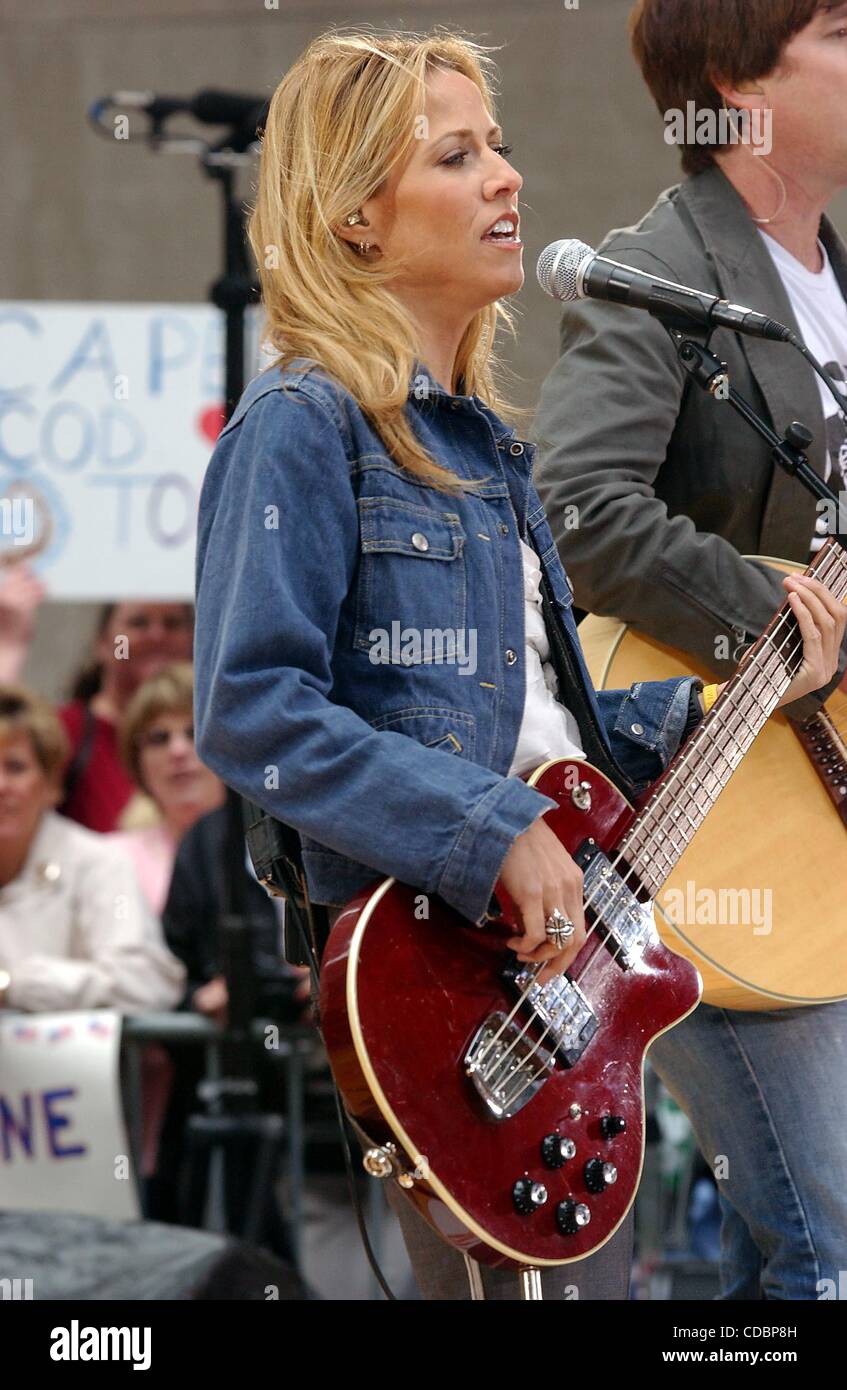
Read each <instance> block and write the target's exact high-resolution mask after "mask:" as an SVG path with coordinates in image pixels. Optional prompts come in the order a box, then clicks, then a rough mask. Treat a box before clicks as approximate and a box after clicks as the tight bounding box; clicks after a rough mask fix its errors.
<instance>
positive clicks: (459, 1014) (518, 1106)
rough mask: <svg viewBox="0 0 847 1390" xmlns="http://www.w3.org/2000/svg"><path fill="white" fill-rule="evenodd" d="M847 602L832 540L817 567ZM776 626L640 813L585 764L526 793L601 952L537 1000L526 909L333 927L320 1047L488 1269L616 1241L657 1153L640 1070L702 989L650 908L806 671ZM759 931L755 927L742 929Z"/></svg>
mask: <svg viewBox="0 0 847 1390" xmlns="http://www.w3.org/2000/svg"><path fill="white" fill-rule="evenodd" d="M807 573H808V574H811V575H814V577H816V578H817V579H820V580H821V581H822V582H823V583H824V584H826V585H827V587H828V588H829V589H830V590H831V592H832V593H834V594H835V595H836V596H837V597H838V598H839V599H841V600H843V599H844V598H845V596H847V555H845V552H844V551H843V550H842V549H841V547H840V546H839V545H838V543H837V542H836V541H834V540H831V541H829V542H828V543H827V545H826V546H825V547H824V548H823V549H822V550H821V551H820V552H819V554H818V556H817V557H816V559H815V562H814V564H813V565H812V566H811V567H810V568H809V570H808V571H807ZM801 647H802V644H801V641H800V637H799V631H798V628H797V624H796V621H795V619H794V616H793V613H792V611H791V608H790V607H789V605H788V604H787V603H786V605H785V606H784V607H783V608H782V609H781V610H780V611H779V613H778V614H777V615H776V617H775V618H774V619H773V621H772V623H771V624H770V626H769V627H768V629H767V631H766V632H765V633H764V634H763V636H762V637H761V638H760V639H759V641H758V642H757V643H756V645H755V646H754V647H753V648H752V649H751V650H750V651H749V652H748V653H747V655H746V657H745V659H744V661H743V663H742V665H741V666H740V667H739V669H738V671H737V672H736V674H735V675H734V676H733V677H732V679H731V680H730V682H729V684H728V686H727V688H726V689H725V691H724V693H723V695H722V696H721V698H720V699H719V700H718V702H717V704H716V705H715V706H714V708H713V709H712V710H711V711H710V712H709V714H708V715H707V717H706V719H705V720H704V721H703V723H702V724H701V725H700V726H699V728H698V729H697V730H696V731H695V733H694V735H693V736H692V737H691V738H690V739H689V741H688V743H687V744H686V746H685V748H684V749H683V750H682V751H681V752H680V753H679V754H678V755H677V757H676V759H675V760H674V761H673V763H672V764H671V766H670V768H669V769H668V771H667V772H666V773H665V775H664V776H663V777H662V778H661V780H660V781H659V782H658V783H656V784H655V785H654V787H653V788H652V790H651V793H650V795H649V797H648V799H647V800H646V802H645V803H644V805H643V806H642V807H641V809H640V810H638V811H636V810H635V809H634V808H633V807H632V806H630V804H629V803H628V802H627V801H626V800H625V799H624V798H623V797H622V796H621V794H620V793H619V792H618V790H617V789H616V788H615V787H614V786H613V785H612V784H611V783H610V782H609V781H607V779H606V778H605V777H604V776H603V775H602V774H600V773H599V772H597V771H596V770H595V769H594V768H593V767H591V766H590V765H589V764H588V763H585V762H569V761H557V762H551V763H547V764H546V765H545V766H543V767H541V768H539V769H538V770H537V771H536V772H535V773H533V775H532V776H531V777H530V778H528V781H529V783H530V785H531V786H534V787H537V788H538V790H539V791H541V792H543V793H544V795H545V796H549V797H551V798H552V799H553V800H554V801H555V802H556V803H557V807H556V809H555V810H551V811H549V812H548V813H547V815H546V816H545V820H546V822H547V824H548V825H549V826H550V828H551V829H552V830H553V831H554V832H555V833H556V834H557V835H558V836H559V839H560V840H561V842H562V844H563V845H564V846H565V848H566V849H567V850H568V851H569V853H570V854H571V855H572V856H573V858H574V859H575V860H576V862H577V863H578V864H579V865H580V866H581V868H582V871H583V875H584V897H585V908H586V922H587V925H588V930H589V936H588V940H587V942H586V944H585V946H584V947H583V949H582V951H581V952H580V954H579V956H578V957H577V959H576V960H575V961H574V963H573V965H572V966H571V968H570V970H569V971H568V972H567V974H565V975H561V976H559V977H557V978H556V979H555V980H553V981H551V982H550V983H548V984H546V985H544V986H539V985H537V984H536V983H535V974H536V973H537V970H536V969H535V968H531V967H523V966H521V965H520V963H519V962H518V961H517V959H516V957H515V956H514V955H513V954H512V953H511V952H509V951H508V950H507V949H506V947H505V945H504V942H505V940H506V938H507V937H509V936H512V935H514V934H515V920H516V919H515V915H514V909H513V906H512V904H511V902H510V900H509V898H508V895H507V894H506V893H505V890H504V889H503V888H502V885H499V884H498V887H497V890H496V896H497V901H498V903H499V906H500V909H501V914H502V915H501V916H500V917H498V918H495V919H494V920H493V921H492V922H491V923H490V925H488V926H487V927H486V929H485V930H479V929H478V928H476V927H474V926H473V925H471V924H469V923H468V922H467V921H466V919H464V918H463V917H460V916H459V915H458V914H457V913H456V912H455V911H453V910H452V909H451V908H449V907H448V906H446V904H444V903H443V902H441V901H440V900H439V899H437V898H428V899H427V898H425V897H422V896H421V895H420V894H416V893H415V891H414V890H413V889H412V888H409V887H406V886H405V885H402V884H400V883H398V882H396V881H395V880H394V879H391V878H389V879H386V880H384V881H383V882H382V883H381V884H379V886H378V887H376V888H375V889H372V890H370V891H367V890H366V891H363V892H362V893H361V894H359V895H358V896H357V897H356V898H354V899H353V900H352V901H351V902H350V903H349V904H348V905H347V907H346V908H345V910H344V912H343V913H342V914H341V916H340V917H339V918H338V920H337V922H336V923H335V926H334V928H333V930H332V932H331V934H330V938H329V941H328V944H327V947H326V950H325V952H324V956H323V962H322V970H321V1020H322V1032H323V1036H324V1040H325V1043H326V1047H327V1050H328V1052H329V1057H330V1061H331V1064H332V1068H333V1072H334V1074H335V1078H336V1081H337V1083H338V1086H339V1089H340V1090H341V1092H342V1095H343V1097H344V1100H345V1104H346V1106H347V1109H348V1111H349V1112H350V1114H351V1115H352V1116H353V1117H354V1119H355V1120H356V1121H357V1122H358V1124H359V1125H360V1126H361V1128H362V1129H363V1130H364V1131H365V1133H366V1134H367V1135H368V1136H370V1137H371V1138H372V1140H373V1148H372V1149H371V1150H370V1151H369V1153H368V1154H367V1155H366V1159H365V1167H366V1168H367V1169H368V1171H369V1172H372V1173H376V1174H378V1175H380V1176H385V1177H392V1178H394V1179H396V1180H397V1181H399V1183H400V1185H401V1186H402V1187H403V1188H404V1189H405V1190H406V1192H407V1195H408V1197H409V1199H410V1200H411V1201H412V1202H414V1203H415V1205H416V1207H417V1208H418V1210H419V1211H420V1212H421V1214H422V1215H423V1216H424V1217H425V1218H426V1219H427V1220H428V1221H429V1223H430V1225H431V1226H432V1227H433V1228H434V1229H435V1230H436V1231H437V1232H438V1234H439V1235H441V1236H442V1237H443V1238H444V1239H445V1240H447V1241H449V1242H450V1243H451V1244H452V1245H454V1246H456V1247H457V1248H458V1249H460V1250H461V1251H463V1252H464V1253H465V1254H467V1255H469V1256H471V1257H472V1258H473V1259H475V1260H478V1261H481V1262H483V1263H485V1264H488V1265H495V1266H500V1267H504V1268H515V1269H521V1268H526V1267H535V1268H539V1269H543V1268H544V1267H545V1266H549V1265H559V1264H565V1263H567V1262H569V1261H571V1260H578V1259H582V1258H583V1257H584V1256H586V1255H588V1254H590V1253H591V1252H592V1251H594V1250H596V1249H598V1247H599V1246H601V1245H603V1244H604V1243H605V1242H606V1241H607V1240H608V1239H609V1237H610V1236H611V1235H612V1234H613V1233H614V1231H615V1230H616V1229H617V1227H618V1226H619V1225H620V1223H621V1221H622V1220H623V1219H624V1217H625V1215H626V1213H627V1211H628V1210H629V1208H630V1206H631V1205H632V1202H633V1199H634V1197H635V1193H636V1190H637V1187H638V1181H639V1177H640V1174H641V1168H642V1163H643V1157H644V1099H643V1072H644V1058H645V1054H646V1052H647V1049H648V1047H649V1046H650V1043H651V1042H652V1041H653V1039H654V1038H656V1037H658V1036H659V1035H660V1034H661V1033H664V1032H666V1031H667V1029H669V1028H672V1027H673V1026H674V1024H676V1023H678V1022H679V1021H680V1020H681V1019H683V1018H685V1016H686V1015H687V1014H689V1013H690V1012H691V1011H692V1009H694V1008H695V1006H696V1005H697V1003H698V1000H699V998H700V989H701V985H700V977H699V975H698V973H697V971H696V970H695V969H694V967H693V966H692V965H691V964H689V962H688V961H686V960H684V959H683V958H682V957H681V956H677V955H674V954H672V953H671V952H670V951H668V950H667V948H666V947H665V946H664V945H663V944H662V942H661V940H660V937H659V934H658V931H657V928H656V924H655V920H654V905H653V900H654V898H655V897H656V895H657V893H658V892H659V890H660V889H661V887H662V884H663V883H664V881H665V879H666V878H667V877H668V875H669V874H670V873H671V871H672V870H673V868H674V866H675V865H676V863H677V861H678V859H679V858H680V856H681V855H682V853H683V852H684V850H685V848H686V846H687V845H688V844H689V842H690V841H691V839H692V837H693V836H694V834H695V833H696V831H697V829H698V828H699V826H700V825H701V824H702V822H703V821H704V819H705V817H706V816H707V814H708V812H709V811H710V809H711V807H712V806H713V805H714V804H715V802H716V800H717V798H718V796H719V795H720V793H721V791H722V790H723V788H724V787H725V786H726V784H727V783H728V781H729V779H730V777H731V776H732V774H733V772H734V771H735V769H736V768H737V767H738V765H739V763H740V762H741V760H742V758H743V757H744V755H745V753H746V752H747V751H748V750H749V748H750V747H751V745H752V743H753V740H754V739H755V737H756V735H757V734H758V733H759V732H760V730H761V729H762V727H763V726H764V724H765V722H766V721H767V719H768V717H769V715H770V714H771V713H772V712H773V710H774V709H775V708H776V706H777V704H778V702H779V700H780V698H781V697H782V695H783V694H784V693H785V691H786V689H787V688H788V686H789V684H790V682H791V680H792V679H793V676H794V675H795V674H796V672H797V670H798V669H799V665H800V662H801V659H802V658H801ZM739 929H740V930H742V929H743V928H739Z"/></svg>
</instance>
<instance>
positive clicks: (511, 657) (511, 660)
mask: <svg viewBox="0 0 847 1390" xmlns="http://www.w3.org/2000/svg"><path fill="white" fill-rule="evenodd" d="M517 659H518V654H517V652H513V651H512V649H511V647H509V650H508V651H507V652H506V665H507V666H514V664H515V662H516V661H517Z"/></svg>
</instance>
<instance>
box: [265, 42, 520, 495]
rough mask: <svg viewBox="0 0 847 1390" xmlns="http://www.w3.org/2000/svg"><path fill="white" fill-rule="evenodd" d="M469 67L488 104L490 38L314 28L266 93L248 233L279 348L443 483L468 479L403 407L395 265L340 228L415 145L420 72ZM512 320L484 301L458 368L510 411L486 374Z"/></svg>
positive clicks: (403, 337)
mask: <svg viewBox="0 0 847 1390" xmlns="http://www.w3.org/2000/svg"><path fill="white" fill-rule="evenodd" d="M445 68H446V69H450V70H452V71H454V72H459V73H462V74H463V75H464V76H465V77H468V78H470V80H471V81H472V82H474V83H475V84H476V86H477V87H478V88H479V90H480V92H481V94H482V98H483V101H484V103H485V105H486V107H487V108H488V110H489V111H491V112H492V114H493V111H494V101H493V72H494V64H493V62H492V60H491V59H490V58H489V57H488V56H487V52H486V50H485V49H483V48H481V47H480V46H479V45H478V44H475V43H473V42H471V40H469V39H466V38H464V37H461V36H459V35H458V34H454V33H450V32H447V31H438V30H435V31H433V32H431V33H429V34H405V33H404V34H376V33H374V34H371V33H367V32H362V31H354V32H348V33H340V32H338V31H331V32H328V33H325V34H322V35H321V36H320V37H319V38H317V39H315V40H314V42H313V43H311V44H310V45H309V47H308V48H307V49H306V51H305V53H304V54H303V55H302V57H301V58H300V59H299V60H298V61H297V62H296V63H295V64H294V66H293V67H292V68H291V69H290V71H289V72H288V73H286V75H285V77H284V78H283V79H282V81H281V82H280V84H279V86H278V87H277V89H276V91H275V92H274V94H273V97H272V99H271V102H270V107H269V110H268V116H267V121H266V123H265V128H264V137H263V140H262V152H261V161H260V168H259V181H258V190H257V197H256V202H255V206H254V208H253V212H252V215H251V217H250V221H249V226H248V234H249V239H250V245H251V247H252V249H253V254H254V256H255V258H256V261H257V264H258V269H259V277H260V280H261V286H262V296H263V301H264V307H265V311H266V323H265V337H266V340H267V341H268V342H269V343H270V344H271V345H272V346H273V347H274V348H275V349H276V351H277V352H278V353H279V356H278V357H277V358H276V360H275V361H274V363H273V364H272V369H273V368H279V367H285V366H286V365H288V364H289V363H290V362H291V361H292V360H293V359H294V358H297V357H305V358H308V359H311V360H313V361H316V362H318V363H319V364H320V365H321V366H322V367H324V368H325V369H326V371H327V372H328V373H329V374H330V375H331V376H332V377H334V378H335V379H336V381H337V382H339V383H340V384H341V385H342V386H343V387H345V388H346V389H347V390H348V391H349V392H350V394H351V395H352V396H353V397H354V399H355V400H356V401H357V403H358V404H359V406H360V407H361V409H362V410H363V411H364V413H365V414H366V415H367V417H368V418H369V420H370V422H371V423H372V425H373V427H374V428H375V430H376V431H377V433H378V434H379V435H380V437H381V439H382V441H383V443H384V444H385V447H386V449H387V450H388V452H389V453H390V454H391V456H392V457H393V458H394V459H395V460H396V462H397V463H399V464H401V465H402V466H403V467H404V468H406V469H408V470H409V472H411V473H413V474H415V475H416V476H417V477H419V478H421V479H424V480H426V481H427V482H429V483H431V484H432V485H434V486H436V487H438V488H440V489H442V490H454V489H456V488H457V487H458V488H461V487H473V486H476V484H475V483H474V482H472V481H471V482H469V481H467V480H465V479H460V478H458V477H457V476H456V474H454V473H453V472H452V471H451V470H450V469H448V468H445V467H443V466H442V465H441V464H439V463H437V462H435V460H434V459H433V458H432V457H431V455H430V454H429V453H427V451H426V450H425V449H424V448H423V446H422V445H421V443H420V442H419V440H418V439H417V438H416V436H415V434H414V431H413V430H412V428H411V425H410V423H409V420H408V418H407V416H406V413H405V412H406V406H407V404H408V398H409V386H410V381H411V377H412V372H413V369H414V364H415V359H416V358H417V356H418V353H417V350H416V341H415V330H414V325H413V323H412V320H411V319H410V317H409V315H408V314H407V312H406V310H405V309H404V308H403V306H402V305H401V304H400V302H399V300H398V299H397V298H396V296H395V295H394V294H392V292H391V289H390V281H391V279H392V277H393V275H394V274H396V270H397V266H396V264H395V265H393V266H390V265H389V266H385V267H381V266H380V265H379V263H369V262H367V261H364V260H363V259H362V257H361V256H360V255H359V254H358V253H357V251H356V250H355V249H354V248H353V247H352V246H351V245H350V244H349V243H348V242H347V241H346V240H345V239H344V238H343V237H340V236H339V235H338V233H337V231H336V228H337V227H339V226H340V225H342V224H343V223H344V221H345V219H346V217H347V216H348V214H350V213H351V212H354V211H355V210H356V209H357V208H359V207H360V206H361V205H362V203H364V202H365V201H367V199H368V198H370V197H372V196H373V195H374V194H375V193H376V192H377V190H378V189H379V187H380V186H381V185H382V183H383V182H384V180H385V179H386V177H387V176H388V174H389V173H390V172H391V170H392V169H393V168H394V167H395V166H396V165H398V164H399V163H401V162H402V161H403V160H404V158H405V157H406V156H407V155H408V154H409V152H410V150H411V148H412V146H413V143H414V138H415V132H416V123H419V122H420V120H421V112H422V111H423V106H424V99H425V95H426V85H425V84H426V78H427V75H428V74H429V73H430V72H431V71H433V70H435V69H445ZM501 321H502V322H503V323H505V324H506V325H507V326H508V327H509V328H510V329H512V327H513V316H512V314H511V313H510V311H509V310H508V309H507V308H506V307H505V306H504V305H503V304H502V303H499V302H498V303H494V304H489V305H487V306H486V307H485V308H484V309H481V310H480V311H479V312H478V313H477V314H476V315H474V318H473V319H472V321H471V323H470V324H469V325H468V328H467V330H466V332H465V334H464V337H463V338H462V341H461V343H460V346H459V351H458V355H457V360H456V372H457V377H458V378H459V379H463V382H464V390H465V392H466V393H467V394H468V395H473V394H476V395H479V396H480V398H481V399H483V400H485V401H486V403H487V404H489V405H490V406H491V407H492V408H493V409H495V410H507V409H508V406H507V405H506V404H505V402H501V401H500V400H499V397H498V392H497V389H496V386H495V382H494V367H495V365H496V362H495V358H494V355H493V347H494V335H495V330H496V328H497V326H498V323H499V322H501Z"/></svg>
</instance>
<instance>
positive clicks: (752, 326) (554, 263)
mask: <svg viewBox="0 0 847 1390" xmlns="http://www.w3.org/2000/svg"><path fill="white" fill-rule="evenodd" d="M538 283H539V285H540V286H541V288H542V289H543V290H544V292H545V294H549V295H552V297H553V298H554V299H561V300H563V301H564V302H565V303H570V302H571V301H573V300H575V299H604V300H608V301H610V302H611V303H613V304H629V305H631V306H632V308H634V309H646V310H647V312H648V313H649V314H652V315H653V317H654V318H657V319H660V320H661V321H662V322H663V323H665V324H666V325H667V326H668V327H669V328H675V329H678V330H679V331H680V332H690V331H691V330H692V329H705V330H706V331H711V329H713V328H729V329H731V330H732V332H734V333H746V334H748V335H749V336H750V337H752V338H768V339H770V340H771V341H772V342H777V343H792V344H794V345H795V346H796V345H797V339H796V338H795V335H794V333H793V332H792V331H791V329H790V328H786V327H785V325H784V324H782V323H777V321H776V319H771V318H768V317H767V315H766V314H757V313H756V311H755V310H754V309H745V308H744V307H743V305H740V304H730V303H729V301H728V300H726V299H721V298H720V296H719V295H715V294H708V293H706V292H705V291H703V290H692V289H687V288H686V287H685V286H684V285H677V284H674V282H673V281H672V280H660V279H659V278H658V277H657V276H655V275H649V274H648V273H647V272H646V271H643V270H635V269H634V268H633V267H632V266H628V265H621V264H620V263H619V262H618V261H610V260H607V259H606V257H605V256H600V255H598V254H597V252H596V251H593V250H592V249H591V247H590V246H586V244H585V242H584V241H575V240H571V241H554V242H551V244H550V245H549V246H547V247H545V249H544V250H543V251H542V252H541V255H540V256H539V258H538Z"/></svg>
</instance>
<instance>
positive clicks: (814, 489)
mask: <svg viewBox="0 0 847 1390" xmlns="http://www.w3.org/2000/svg"><path fill="white" fill-rule="evenodd" d="M665 327H666V328H667V331H668V333H669V335H670V338H671V341H672V342H673V344H674V347H675V348H676V351H677V356H678V357H679V360H680V362H681V363H682V365H683V367H684V368H685V370H686V372H687V373H688V375H689V376H690V377H691V378H692V379H693V380H694V381H696V382H697V385H698V386H699V387H701V389H702V390H703V391H705V392H707V394H708V395H710V396H712V397H713V398H714V399H716V400H726V401H727V403H728V404H729V405H730V406H731V407H732V409H733V410H734V411H735V412H736V414H738V415H740V416H741V418H742V420H746V422H747V424H748V425H749V426H750V427H751V429H753V430H755V431H756V433H757V434H758V435H760V436H761V437H762V439H764V440H765V442H766V443H767V444H769V445H770V449H771V458H772V460H773V462H774V463H775V464H777V465H778V466H779V467H780V468H781V469H783V471H784V472H785V473H788V474H789V476H790V477H792V478H796V479H797V481H798V482H799V483H801V484H802V485H803V487H805V488H806V490H807V492H810V493H812V495H813V496H814V497H816V498H818V500H819V501H825V502H829V503H832V505H833V506H834V508H835V516H836V518H837V521H836V529H835V532H834V535H835V538H836V540H837V541H838V543H839V544H840V545H841V546H842V547H843V548H844V549H845V550H847V535H846V534H845V533H844V532H843V531H841V530H840V529H839V527H840V521H841V512H840V499H839V497H838V495H837V493H835V492H834V491H833V489H832V488H831V487H830V486H829V483H826V482H824V480H823V478H821V477H820V475H819V474H818V473H816V472H815V470H814V468H812V466H811V464H810V463H809V460H808V456H807V454H806V452H805V450H806V449H808V447H809V445H810V444H811V442H812V439H813V438H814V436H813V435H812V432H811V430H809V429H807V428H806V426H805V425H803V424H801V423H800V421H799V420H795V421H793V423H792V424H790V425H789V426H788V429H787V430H786V432H785V436H784V437H781V436H780V435H778V434H777V433H776V432H775V431H774V430H772V429H771V427H770V425H768V423H767V421H765V420H763V419H762V417H761V416H760V415H758V414H757V413H756V411H755V410H754V409H753V407H752V406H751V405H750V402H749V401H747V400H746V399H745V398H744V396H742V395H741V394H740V393H739V392H738V391H736V389H735V387H734V386H731V385H730V381H729V374H728V372H727V369H726V363H725V362H722V361H721V360H720V358H719V357H717V356H716V355H715V353H713V352H712V351H710V349H709V348H708V347H706V345H705V344H704V343H698V342H696V341H695V340H694V339H693V338H686V337H685V335H684V334H683V333H681V332H680V331H679V330H678V329H675V328H670V327H668V326H667V324H666V325H665ZM719 393H720V394H719Z"/></svg>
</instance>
